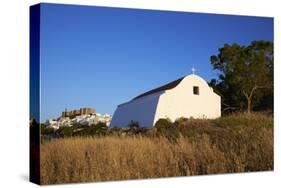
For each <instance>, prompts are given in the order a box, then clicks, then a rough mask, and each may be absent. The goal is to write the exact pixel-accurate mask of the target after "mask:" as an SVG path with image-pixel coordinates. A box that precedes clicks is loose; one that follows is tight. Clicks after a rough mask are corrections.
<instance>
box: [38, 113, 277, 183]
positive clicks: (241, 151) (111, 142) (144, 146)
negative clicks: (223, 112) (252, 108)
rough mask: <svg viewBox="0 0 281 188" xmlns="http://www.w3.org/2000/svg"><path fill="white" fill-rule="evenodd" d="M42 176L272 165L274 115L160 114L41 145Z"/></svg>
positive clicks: (67, 178) (87, 177)
mask: <svg viewBox="0 0 281 188" xmlns="http://www.w3.org/2000/svg"><path fill="white" fill-rule="evenodd" d="M41 146H42V147H41V172H42V174H41V175H42V176H41V181H42V183H43V184H48V183H70V182H81V181H82V182H90V181H110V180H121V179H142V178H160V177H172V176H190V175H204V174H214V173H236V172H252V171H267V170H273V117H272V116H271V115H266V114H237V115H230V116H225V117H221V118H219V119H216V120H195V119H189V120H187V119H180V120H178V121H176V122H173V123H172V122H168V121H164V120H162V124H160V125H158V126H157V127H155V128H152V129H148V130H143V129H139V128H137V126H131V127H130V128H129V129H126V130H121V129H113V130H110V131H107V132H105V133H104V134H96V133H95V134H93V135H88V136H86V137H80V136H74V137H73V136H70V137H67V138H59V139H54V140H51V141H45V142H43V144H42V145H41Z"/></svg>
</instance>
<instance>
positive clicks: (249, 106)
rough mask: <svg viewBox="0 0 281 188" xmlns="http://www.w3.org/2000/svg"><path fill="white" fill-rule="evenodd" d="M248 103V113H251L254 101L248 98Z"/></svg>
mask: <svg viewBox="0 0 281 188" xmlns="http://www.w3.org/2000/svg"><path fill="white" fill-rule="evenodd" d="M247 101H248V109H247V112H248V113H251V109H252V108H251V104H252V99H251V98H250V97H249V98H247Z"/></svg>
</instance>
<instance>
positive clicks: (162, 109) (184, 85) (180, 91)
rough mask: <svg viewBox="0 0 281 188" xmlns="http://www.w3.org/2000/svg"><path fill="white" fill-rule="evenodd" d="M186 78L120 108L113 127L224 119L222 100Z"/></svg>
mask: <svg viewBox="0 0 281 188" xmlns="http://www.w3.org/2000/svg"><path fill="white" fill-rule="evenodd" d="M194 72H195V69H194V68H193V69H192V74H190V75H188V76H184V77H182V78H180V79H178V80H175V81H173V82H170V83H168V84H166V85H163V86H160V87H158V88H155V89H152V90H150V91H147V92H145V93H143V94H140V95H138V96H137V97H135V98H133V99H132V100H130V101H129V102H126V103H123V104H120V105H118V107H117V109H116V111H115V112H114V115H113V118H112V121H111V124H110V127H128V125H129V124H130V122H131V121H137V122H138V123H139V125H140V126H141V127H147V128H149V127H152V126H154V125H155V123H156V122H157V120H158V119H160V118H169V119H171V120H172V121H175V120H176V119H178V118H180V117H185V118H191V117H192V118H199V119H215V118H218V117H220V116H221V97H220V96H219V95H217V94H216V93H215V92H214V91H213V89H212V88H211V87H210V86H209V85H208V83H207V82H206V81H205V80H204V79H203V78H201V77H200V76H198V75H196V74H195V73H194Z"/></svg>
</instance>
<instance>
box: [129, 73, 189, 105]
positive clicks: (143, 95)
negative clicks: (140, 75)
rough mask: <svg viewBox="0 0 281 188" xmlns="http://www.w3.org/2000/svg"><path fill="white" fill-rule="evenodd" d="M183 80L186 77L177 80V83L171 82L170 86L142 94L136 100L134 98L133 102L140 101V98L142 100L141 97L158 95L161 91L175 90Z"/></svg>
mask: <svg viewBox="0 0 281 188" xmlns="http://www.w3.org/2000/svg"><path fill="white" fill-rule="evenodd" d="M183 79H184V77H181V78H179V79H177V80H175V81H172V82H170V83H168V84H165V85H163V86H160V87H157V88H155V89H152V90H150V91H147V92H145V93H142V94H140V95H138V96H136V97H135V98H133V99H132V100H135V99H139V98H141V97H145V96H147V95H151V94H154V93H158V92H160V91H165V90H169V89H173V88H175V87H176V86H177V85H178V84H179V83H180V82H181V81H182V80H183Z"/></svg>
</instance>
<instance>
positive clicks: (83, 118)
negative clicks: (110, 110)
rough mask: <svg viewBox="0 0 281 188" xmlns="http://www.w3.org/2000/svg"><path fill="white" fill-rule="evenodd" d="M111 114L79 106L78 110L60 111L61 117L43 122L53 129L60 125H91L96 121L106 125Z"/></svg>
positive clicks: (109, 120)
mask: <svg viewBox="0 0 281 188" xmlns="http://www.w3.org/2000/svg"><path fill="white" fill-rule="evenodd" d="M111 118H112V117H111V115H109V114H99V113H97V112H96V110H95V109H93V108H80V109H79V110H73V111H69V112H68V111H67V110H65V111H64V112H62V115H61V117H59V118H57V119H48V120H47V121H46V122H45V125H46V127H51V128H53V129H55V130H57V129H59V128H60V127H66V126H68V127H71V126H73V125H77V124H79V125H84V126H91V125H96V124H98V123H105V124H106V125H107V126H109V125H110V122H111Z"/></svg>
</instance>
